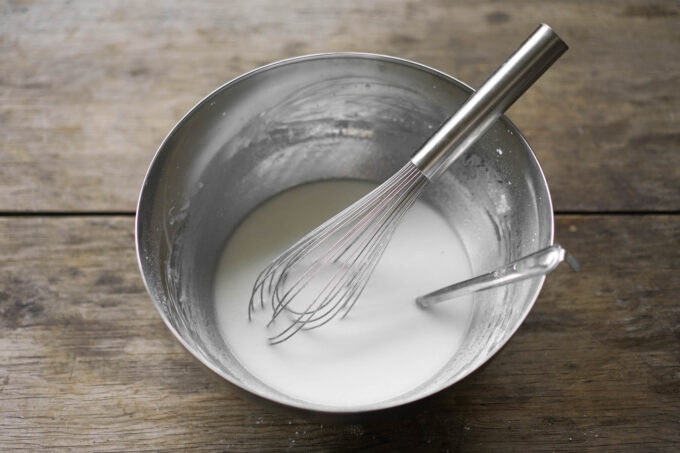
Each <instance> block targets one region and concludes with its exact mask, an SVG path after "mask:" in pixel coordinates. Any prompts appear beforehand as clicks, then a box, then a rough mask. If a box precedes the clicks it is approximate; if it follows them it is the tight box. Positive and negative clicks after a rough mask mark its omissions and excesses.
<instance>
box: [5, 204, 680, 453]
mask: <svg viewBox="0 0 680 453" xmlns="http://www.w3.org/2000/svg"><path fill="white" fill-rule="evenodd" d="M132 229H133V220H132V219H131V218H129V217H87V218H83V217H49V218H45V217H37V218H35V217H27V218H26V217H17V218H5V219H0V450H2V451H11V450H15V449H18V448H22V447H23V448H28V449H32V450H36V451H40V450H43V449H44V448H47V447H55V448H58V449H60V450H63V449H66V448H71V447H72V448H77V449H82V450H91V451H95V450H109V451H110V450H136V451H142V450H159V449H161V450H185V449H188V448H201V449H204V450H206V451H214V450H226V451H244V452H251V451H278V450H289V449H290V450H293V451H295V450H298V451H304V450H310V449H311V450H314V451H351V450H353V449H366V450H369V451H450V452H454V451H522V452H523V451H644V452H651V451H678V449H680V341H679V339H680V305H679V304H678V299H677V295H678V294H680V277H678V276H679V275H680V255H679V254H678V253H677V244H679V243H680V216H657V215H649V216H600V215H590V216H559V219H558V224H557V235H558V237H559V238H560V241H561V242H562V243H563V244H564V245H565V246H566V247H567V248H568V249H570V250H571V251H572V252H573V253H575V254H576V255H577V256H578V257H579V258H581V260H582V262H583V270H582V272H581V273H580V274H574V273H572V272H571V271H569V270H568V269H567V268H566V267H565V268H560V269H559V270H558V271H557V272H556V273H555V274H553V275H552V276H551V277H549V279H548V281H547V283H546V286H545V288H544V290H543V292H542V293H541V296H540V298H539V300H538V302H537V304H536V306H535V308H534V310H533V311H532V312H531V314H530V315H529V317H528V318H527V320H526V322H525V323H524V324H523V326H522V327H521V328H520V330H519V331H518V333H517V334H516V335H515V336H514V337H513V338H512V339H511V341H510V342H509V344H508V345H507V346H506V347H505V348H504V349H503V350H502V351H501V352H500V353H499V354H498V355H497V356H496V357H495V358H494V359H493V360H492V361H491V362H490V363H488V364H487V365H486V366H485V367H483V368H482V369H481V370H479V371H478V372H476V373H475V374H473V375H472V376H470V377H468V378H467V379H465V380H464V381H462V382H460V383H459V384H457V385H455V386H454V387H452V388H450V389H448V390H446V391H444V392H442V393H440V394H438V395H435V396H434V397H432V398H429V399H427V400H425V401H423V402H420V403H417V404H416V405H414V406H411V407H408V408H407V410H405V411H401V412H397V413H394V412H388V413H381V414H373V415H372V416H368V417H365V418H361V419H349V420H341V421H330V420H318V419H314V418H310V417H309V416H308V415H306V414H300V413H293V412H289V411H288V410H285V409H283V408H278V407H277V408H272V407H271V406H268V405H265V404H263V403H262V402H261V401H260V400H249V399H243V398H242V397H241V396H240V395H239V394H237V393H236V392H235V391H234V389H233V388H231V387H230V386H229V385H227V384H225V383H223V382H222V381H221V380H220V379H219V378H217V377H216V376H215V375H213V374H212V373H211V372H209V371H208V370H207V369H205V368H204V367H203V366H202V365H200V364H199V363H198V362H197V361H196V360H194V359H193V358H192V357H191V356H190V355H189V354H188V353H187V352H186V351H184V350H183V349H182V347H181V346H180V345H179V343H178V342H177V341H176V340H175V339H174V338H173V337H172V336H171V334H170V333H169V331H168V330H167V329H166V328H165V326H164V325H163V323H162V321H161V320H160V317H159V316H158V315H157V313H156V311H155V309H154V308H153V306H152V304H151V302H150V301H149V299H148V296H147V295H146V293H145V291H144V288H143V286H142V283H141V281H140V278H139V275H138V271H137V265H136V262H135V256H134V247H133V233H132ZM669 249H672V251H670V252H669Z"/></svg>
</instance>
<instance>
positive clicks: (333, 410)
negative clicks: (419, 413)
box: [135, 52, 555, 414]
mask: <svg viewBox="0 0 680 453" xmlns="http://www.w3.org/2000/svg"><path fill="white" fill-rule="evenodd" d="M357 58H358V59H368V60H375V61H383V62H389V63H394V64H400V65H404V66H408V67H411V68H414V69H418V70H421V71H424V72H428V73H430V74H432V75H436V76H439V77H441V78H443V79H444V80H446V81H447V82H449V83H452V84H454V85H457V86H458V87H459V88H461V89H462V90H463V91H465V92H467V93H468V94H471V93H473V92H474V89H473V88H472V87H471V86H469V85H467V84H465V83H464V82H462V81H460V80H458V79H457V78H455V77H453V76H451V75H449V74H447V73H445V72H443V71H440V70H438V69H435V68H432V67H430V66H427V65H425V64H422V63H418V62H416V61H413V60H408V59H405V58H401V57H394V56H391V55H385V54H377V53H368V52H323V53H314V54H308V55H301V56H297V57H292V58H286V59H283V60H278V61H274V62H272V63H268V64H266V65H263V66H260V67H257V68H255V69H252V70H250V71H247V72H245V73H243V74H241V75H239V76H237V77H235V78H233V79H231V80H229V81H228V82H226V83H224V84H223V85H221V86H219V87H218V88H216V89H215V90H213V91H211V92H210V93H209V94H207V95H206V96H205V97H203V98H202V99H201V100H200V101H198V102H197V103H196V104H195V105H194V106H193V107H191V108H190V109H189V111H188V112H187V113H186V114H184V116H182V118H181V119H180V120H179V121H178V122H177V123H176V124H175V125H174V126H173V127H172V129H171V130H170V132H169V133H168V134H167V135H166V137H165V138H164V139H163V141H162V142H161V144H160V145H159V146H158V149H157V150H156V152H155V154H154V156H153V158H152V159H151V163H150V164H149V167H148V169H147V171H146V173H145V175H144V180H143V182H142V188H141V190H140V194H139V198H138V200H137V206H136V210H135V251H136V255H137V264H138V266H139V270H140V273H141V276H142V281H143V282H144V287H145V289H146V292H147V293H148V295H149V297H150V298H151V301H152V302H153V305H154V307H155V308H156V311H157V312H158V313H159V314H160V316H161V319H162V320H163V322H164V323H165V325H166V326H167V328H168V329H169V330H170V332H172V334H173V335H174V336H175V338H176V339H177V340H178V341H179V342H180V344H181V345H182V346H184V348H185V349H186V350H187V351H188V352H189V353H190V354H191V355H192V356H194V357H195V358H196V359H197V360H198V361H199V362H201V363H202V364H203V365H204V366H205V367H207V368H208V369H209V370H210V371H212V372H213V373H215V374H217V375H218V376H220V377H221V378H222V379H224V380H226V381H227V382H229V383H230V384H232V385H234V386H235V387H237V388H239V389H241V390H243V391H245V392H247V393H248V394H251V395H255V396H257V397H259V398H262V399H264V400H267V401H273V402H275V403H277V404H279V405H282V406H286V407H290V408H295V409H302V410H307V411H313V412H317V413H326V414H358V413H367V412H375V411H380V410H385V409H391V408H395V407H399V406H403V405H406V404H409V403H413V402H415V401H419V400H422V399H425V398H428V397H430V396H432V395H433V394H436V393H439V392H441V391H442V390H445V389H446V388H449V387H450V386H452V385H454V384H456V383H458V382H460V381H461V380H463V379H465V378H466V377H467V376H469V375H470V374H472V373H474V372H475V371H477V370H478V369H479V368H480V367H482V366H483V365H484V364H485V363H487V362H488V361H489V360H490V359H491V358H493V356H495V355H496V354H497V353H498V351H500V350H501V349H502V348H503V347H504V346H505V345H506V344H507V343H508V342H509V341H510V338H512V337H513V336H514V335H515V333H516V332H517V330H518V329H519V328H520V326H521V325H522V324H523V323H524V321H525V319H526V317H527V316H528V315H529V312H530V311H531V309H532V308H533V306H534V304H535V303H536V300H537V299H538V295H539V294H540V292H541V289H542V288H543V284H544V282H545V278H546V277H545V276H540V277H537V280H540V281H538V285H537V286H536V290H535V292H534V294H533V295H531V296H530V298H531V301H530V303H529V304H527V305H526V308H525V310H524V312H523V313H522V314H521V316H520V318H519V322H518V323H517V324H516V325H515V326H514V328H512V329H511V331H510V334H509V335H508V337H507V339H506V340H505V341H503V342H499V344H497V345H496V346H495V347H494V349H492V351H491V352H490V353H489V354H488V357H487V358H486V360H484V361H483V362H481V363H480V364H478V365H477V366H476V367H474V368H471V369H470V370H468V371H467V372H465V373H462V374H460V375H458V376H456V379H455V380H454V381H453V382H448V383H446V385H444V386H442V387H438V388H436V389H433V390H429V391H427V392H423V393H418V394H417V395H414V396H410V397H408V398H399V399H397V398H392V399H389V400H384V401H382V402H377V403H371V404H365V405H358V406H354V407H336V406H325V405H322V404H314V403H308V402H303V401H297V400H292V399H291V400H283V399H280V398H278V397H277V396H276V395H275V394H265V393H264V392H261V391H260V390H258V389H256V388H247V387H246V386H244V385H242V383H241V382H238V381H236V380H234V379H232V378H231V377H230V376H228V375H226V374H224V373H223V372H222V371H221V370H220V369H219V368H217V367H216V366H215V365H214V364H212V363H211V362H210V361H209V360H208V359H207V358H206V357H204V356H203V355H202V354H200V353H199V351H197V350H196V349H195V348H194V347H193V346H191V345H190V344H189V343H188V342H187V341H186V340H185V339H184V338H183V337H182V335H181V334H180V333H179V332H178V331H177V329H175V327H174V326H173V325H172V324H171V323H170V320H169V319H168V317H167V316H166V315H165V313H164V312H163V311H162V309H161V304H160V302H159V300H158V299H157V297H155V296H154V294H153V293H152V291H151V290H150V286H149V281H148V279H147V274H146V272H145V268H144V266H145V264H144V261H145V260H143V259H142V256H141V249H140V241H141V239H142V238H141V232H140V229H141V223H142V219H143V215H142V214H143V211H142V210H143V205H144V204H148V202H147V201H146V200H147V199H148V198H149V197H150V196H151V195H148V194H149V190H150V188H149V186H150V177H151V173H152V172H153V171H154V170H155V168H156V167H157V166H158V165H161V163H160V161H161V156H162V154H163V153H164V150H165V148H166V144H167V142H168V141H169V140H170V139H171V137H173V136H174V135H175V133H176V132H177V131H178V130H179V129H180V128H181V127H182V126H183V125H184V124H185V123H186V122H187V121H188V120H189V119H190V118H191V117H192V116H193V115H194V114H195V113H196V112H197V111H198V110H199V109H200V108H201V107H203V105H204V104H206V103H208V102H209V101H210V99H212V98H213V97H215V96H216V95H218V94H219V93H221V92H222V91H224V90H226V89H228V88H230V87H231V86H233V85H236V84H237V83H239V82H241V81H243V80H245V79H247V78H250V77H253V76H255V75H257V74H259V73H262V72H266V71H269V70H271V69H275V68H279V67H282V66H286V65H290V64H298V63H304V62H307V61H315V60H322V59H357ZM499 120H500V121H502V122H503V123H504V125H505V126H506V128H507V130H508V131H510V132H511V133H512V134H514V135H516V136H517V138H518V139H519V140H520V142H521V144H522V145H523V146H524V147H525V148H526V149H527V150H528V151H529V156H528V157H529V158H530V159H531V160H532V163H533V164H534V165H535V166H536V169H537V170H538V175H537V178H538V181H537V182H538V183H542V184H543V186H544V187H545V191H546V200H545V202H546V203H547V205H548V208H549V219H550V221H549V226H550V231H549V235H548V242H549V244H548V245H552V244H553V242H554V231H555V219H554V213H553V204H552V198H551V195H550V190H549V187H548V182H547V180H546V179H545V174H544V172H543V169H542V168H541V166H540V163H539V162H538V159H537V158H536V155H535V153H534V150H533V149H532V148H531V146H530V145H529V143H528V142H527V140H526V138H525V137H524V135H523V134H522V133H521V131H520V130H519V129H518V128H517V126H515V124H514V123H513V122H512V121H511V120H510V119H509V118H508V117H507V116H505V115H502V116H501V117H500V119H499ZM385 403H388V404H385Z"/></svg>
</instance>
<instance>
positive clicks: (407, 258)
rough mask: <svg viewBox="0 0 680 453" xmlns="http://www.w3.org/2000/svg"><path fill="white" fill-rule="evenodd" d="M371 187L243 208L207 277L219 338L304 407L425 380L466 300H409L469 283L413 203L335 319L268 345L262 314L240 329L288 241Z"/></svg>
mask: <svg viewBox="0 0 680 453" xmlns="http://www.w3.org/2000/svg"><path fill="white" fill-rule="evenodd" d="M374 187H375V186H374V185H372V184H367V183H363V182H357V181H330V182H321V183H314V184H308V185H304V186H300V187H297V188H295V189H292V190H290V191H287V192H284V193H282V194H280V195H278V196H276V197H274V198H273V199H271V200H269V201H267V202H266V203H264V204H263V205H261V206H259V207H258V208H257V209H256V210H255V211H253V212H252V213H251V214H250V215H249V216H248V217H247V218H246V219H245V221H244V222H243V223H242V224H241V225H240V226H239V227H238V228H237V229H236V231H235V232H234V234H233V235H232V236H231V238H230V239H229V242H228V244H227V246H226V247H225V250H224V252H223V255H222V258H221V261H220V264H219V266H218V269H217V274H216V276H215V288H214V289H215V305H216V314H217V318H218V324H219V326H220V330H221V333H222V337H223V338H224V341H225V342H226V343H227V344H228V345H229V348H230V349H231V350H232V351H233V352H234V354H235V355H236V356H237V357H238V359H239V360H240V361H241V363H242V364H243V366H245V367H246V368H247V369H248V370H250V371H251V372H252V373H253V374H254V375H256V376H258V377H259V378H260V380H262V381H263V382H265V383H266V384H268V385H270V386H271V387H274V388H276V389H278V390H279V391H281V392H283V393H285V394H288V395H291V396H294V397H296V398H299V399H302V400H305V401H307V402H311V403H315V404H322V405H327V406H333V407H336V408H342V407H348V406H354V407H356V406H363V405H369V404H373V403H378V402H380V401H384V400H387V399H389V398H392V397H395V396H398V395H401V394H403V393H405V392H407V391H409V390H412V389H414V388H415V387H417V386H419V385H420V384H423V383H424V382H426V381H427V380H428V379H429V378H431V377H432V376H433V375H434V374H435V373H436V372H437V371H438V370H440V369H441V368H442V367H443V366H444V365H445V363H446V362H447V361H448V360H449V359H450V358H451V357H452V356H453V355H454V354H455V353H456V350H457V349H458V347H459V346H460V344H461V342H462V340H463V338H464V336H465V333H466V330H467V326H468V321H469V319H470V314H471V297H468V298H460V299H457V300H455V301H451V302H448V303H442V304H439V305H438V306H437V307H434V308H431V309H428V310H422V309H419V308H418V307H417V306H416V305H415V302H414V300H415V297H416V296H419V295H421V294H424V293H426V292H429V291H432V290H435V289H437V288H439V287H441V286H444V285H448V284H451V283H454V282H457V281H460V280H463V279H466V278H469V277H470V276H471V272H470V266H469V260H468V257H467V255H466V253H465V251H464V248H463V246H462V244H461V242H460V240H459V239H458V236H457V235H456V234H455V233H454V231H453V230H452V229H451V228H450V227H449V226H448V225H447V223H446V222H445V221H444V219H443V218H441V217H440V216H439V215H438V214H437V213H436V212H435V211H434V210H433V209H432V208H430V207H429V206H428V205H426V204H425V203H423V202H416V203H415V204H414V205H413V207H412V208H411V210H410V212H409V213H408V214H407V216H406V217H405V219H404V221H403V223H402V225H401V226H400V227H399V229H398V230H397V232H396V234H395V235H394V237H393V239H392V242H391V243H390V245H389V246H388V248H387V250H386V251H385V254H384V255H383V257H382V260H381V262H380V264H379V265H378V266H377V268H376V270H375V273H374V274H373V277H372V279H371V280H370V282H369V284H368V286H367V287H366V290H365V291H364V293H363V295H362V296H361V298H360V299H359V301H358V302H357V304H356V305H355V307H354V308H353V309H352V311H351V312H350V314H349V315H348V316H347V317H346V318H344V319H334V320H333V321H331V322H330V323H329V324H327V325H325V326H323V327H321V328H319V329H316V330H313V331H307V332H300V333H298V334H297V335H295V336H293V337H292V338H291V339H289V340H288V341H286V342H284V343H281V344H278V345H274V346H272V345H269V344H268V343H267V338H268V337H269V336H271V335H272V334H274V333H276V332H278V331H276V330H267V329H266V327H265V324H266V323H267V322H268V321H269V319H270V317H271V308H270V307H267V308H265V309H264V310H263V309H261V308H259V304H258V311H257V312H256V313H255V316H254V317H253V321H251V322H248V315H247V313H248V300H249V297H250V293H251V289H252V286H253V283H254V282H255V279H256V278H257V275H258V274H259V273H260V271H261V270H262V269H263V268H264V267H265V266H266V265H267V264H268V263H269V262H270V261H271V260H272V259H273V258H275V257H276V256H277V255H278V254H279V253H281V252H282V251H284V250H285V249H286V248H288V247H289V246H290V245H291V244H292V243H293V242H295V240H297V239H298V238H300V237H301V236H303V235H304V234H305V233H307V232H308V231H310V230H311V229H312V228H313V227H315V226H317V225H318V224H320V223H321V222H323V221H324V220H326V219H328V218H330V217H332V216H333V215H334V214H335V213H337V212H339V211H340V210H342V209H343V208H345V207H346V206H348V205H349V204H351V203H352V202H354V201H356V200H357V199H358V198H360V197H361V196H362V195H363V194H365V193H367V192H368V191H370V190H371V189H373V188H374Z"/></svg>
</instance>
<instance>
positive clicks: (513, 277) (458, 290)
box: [416, 244, 580, 308]
mask: <svg viewBox="0 0 680 453" xmlns="http://www.w3.org/2000/svg"><path fill="white" fill-rule="evenodd" d="M565 259H566V260H567V263H568V264H569V265H570V266H571V268H572V269H573V270H574V271H578V270H579V268H580V265H579V263H578V261H577V260H576V258H574V257H573V256H572V255H570V254H569V253H567V251H566V250H564V249H563V248H562V246H560V245H559V244H553V245H551V246H549V247H546V248H544V249H541V250H539V251H538V252H535V253H532V254H531V255H527V256H525V257H523V258H520V259H518V260H517V261H513V262H512V263H510V264H506V265H505V266H502V267H499V268H498V269H496V270H495V271H493V272H489V273H488V274H484V275H480V276H478V277H474V278H471V279H469V280H465V281H462V282H458V283H454V284H453V285H450V286H446V287H444V288H441V289H438V290H437V291H433V292H431V293H429V294H425V295H424V296H420V297H418V298H416V304H418V306H419V307H421V308H428V307H431V306H432V305H434V304H437V303H439V302H444V301H447V300H450V299H453V298H456V297H459V296H464V295H466V294H472V293H476V292H478V291H483V290H485V289H490V288H495V287H497V286H502V285H507V284H509V283H514V282H518V281H520V280H525V279H527V278H531V277H536V276H539V275H546V274H549V273H550V272H552V271H554V270H555V269H556V268H557V266H558V265H559V264H560V263H561V262H562V261H564V260H565Z"/></svg>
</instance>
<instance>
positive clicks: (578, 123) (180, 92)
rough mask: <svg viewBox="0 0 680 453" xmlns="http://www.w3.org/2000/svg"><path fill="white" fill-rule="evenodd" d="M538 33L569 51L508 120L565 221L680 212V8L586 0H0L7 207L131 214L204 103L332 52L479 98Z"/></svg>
mask: <svg viewBox="0 0 680 453" xmlns="http://www.w3.org/2000/svg"><path fill="white" fill-rule="evenodd" d="M539 22H547V23H549V24H551V25H553V26H554V27H555V29H556V30H557V31H558V32H559V33H560V34H561V35H563V37H564V39H565V40H566V41H567V42H568V43H569V44H570V46H571V50H570V51H569V53H568V54H566V55H565V57H564V58H563V59H562V60H561V61H560V62H558V64H557V65H556V66H555V67H554V68H553V69H552V70H551V71H550V72H549V73H548V74H546V75H545V76H544V78H543V79H542V80H541V81H540V82H539V83H538V84H537V85H536V86H535V87H534V88H532V89H531V90H530V92H529V93H527V95H526V96H525V97H524V98H523V99H522V100H521V101H520V102H519V103H518V104H517V105H516V106H514V107H513V108H512V109H511V111H510V117H511V118H512V119H513V120H515V121H516V123H517V124H518V125H519V127H520V128H521V129H522V130H523V131H524V132H525V134H526V136H527V137H528V139H529V141H530V143H531V144H532V145H533V146H534V148H535V149H536V151H537V154H538V156H539V159H540V161H541V163H542V165H543V167H544V169H545V171H546V174H547V179H548V181H549V182H550V186H551V189H552V192H553V195H554V201H555V208H556V209H557V210H560V211H568V210H578V211H587V210H589V211H598V210H678V209H679V208H680V152H678V151H680V90H679V89H678V88H679V87H680V58H678V49H680V5H679V4H678V3H677V2H674V1H655V2H650V1H641V0H623V1H616V2H591V1H587V0H579V1H572V2H561V1H557V0H553V1H544V0H523V1H504V2H495V1H490V0H489V1H482V2H480V1H477V0H464V1H457V2H452V1H428V2H412V1H410V0H378V1H373V2H365V1H362V0H351V1H347V2H318V1H314V0H303V1H295V2H276V1H271V0H253V1H247V2H238V1H232V2H222V1H218V0H211V1H202V2H191V3H187V2H183V1H178V0H172V1H145V2H133V1H124V0H123V1H112V2H108V1H107V2H92V1H86V0H77V1H68V2H67V1H64V0H60V1H49V2H48V1H3V2H0V211H24V210H31V211H68V210H76V211H91V210H98V211H132V210H134V206H135V200H136V197H137V193H138V190H139V187H140V185H141V181H142V177H143V175H144V172H145V170H146V168H147V166H148V163H149V161H150V159H151V157H152V155H153V153H154V151H155V149H156V148H157V146H158V145H159V143H160V142H161V140H162V139H163V137H164V136H165V134H166V133H167V132H168V131H169V130H170V128H171V127H172V126H173V125H174V123H175V122H176V121H177V120H178V119H179V118H180V117H181V116H182V115H183V114H184V113H185V112H186V111H187V110H188V109H189V108H190V107H191V106H192V105H193V104H194V103H195V102H196V101H197V100H199V99H200V98H201V97H203V96H204V95H205V94H207V93H208V92H210V91H212V90H213V89H214V88H216V87H217V86H219V85H221V84H222V83H224V82H225V81H227V80H229V79H230V78H232V77H234V76H236V75H238V74H240V73H243V72H245V71H247V70H250V69H252V68H254V67H257V66H260V65H262V64H264V63H268V62H271V61H275V60H278V59H282V58H286V57H291V56H295V55H300V54H306V53H314V52H321V51H342V50H354V51H367V52H378V53H386V54H392V55H397V56H401V57H405V58H410V59H414V60H417V61H420V62H423V63H426V64H428V65H431V66H434V67H437V68H440V69H442V70H444V71H447V72H449V73H450V74H453V75H455V76H457V77H459V78H460V79H461V80H463V81H466V82H468V83H470V84H472V85H473V86H478V85H479V84H480V83H481V82H482V81H483V79H484V78H485V76H486V75H488V74H489V73H490V71H492V70H493V69H494V68H495V67H496V66H497V65H498V64H499V63H500V62H501V61H502V60H503V58H504V57H505V56H507V55H508V53H509V52H511V51H512V50H513V49H514V47H515V46H516V45H517V44H518V43H519V41H520V40H521V39H523V38H524V37H525V36H526V35H527V34H528V33H529V32H530V31H531V30H532V29H533V28H534V27H535V26H536V25H537V24H538V23H539Z"/></svg>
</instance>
